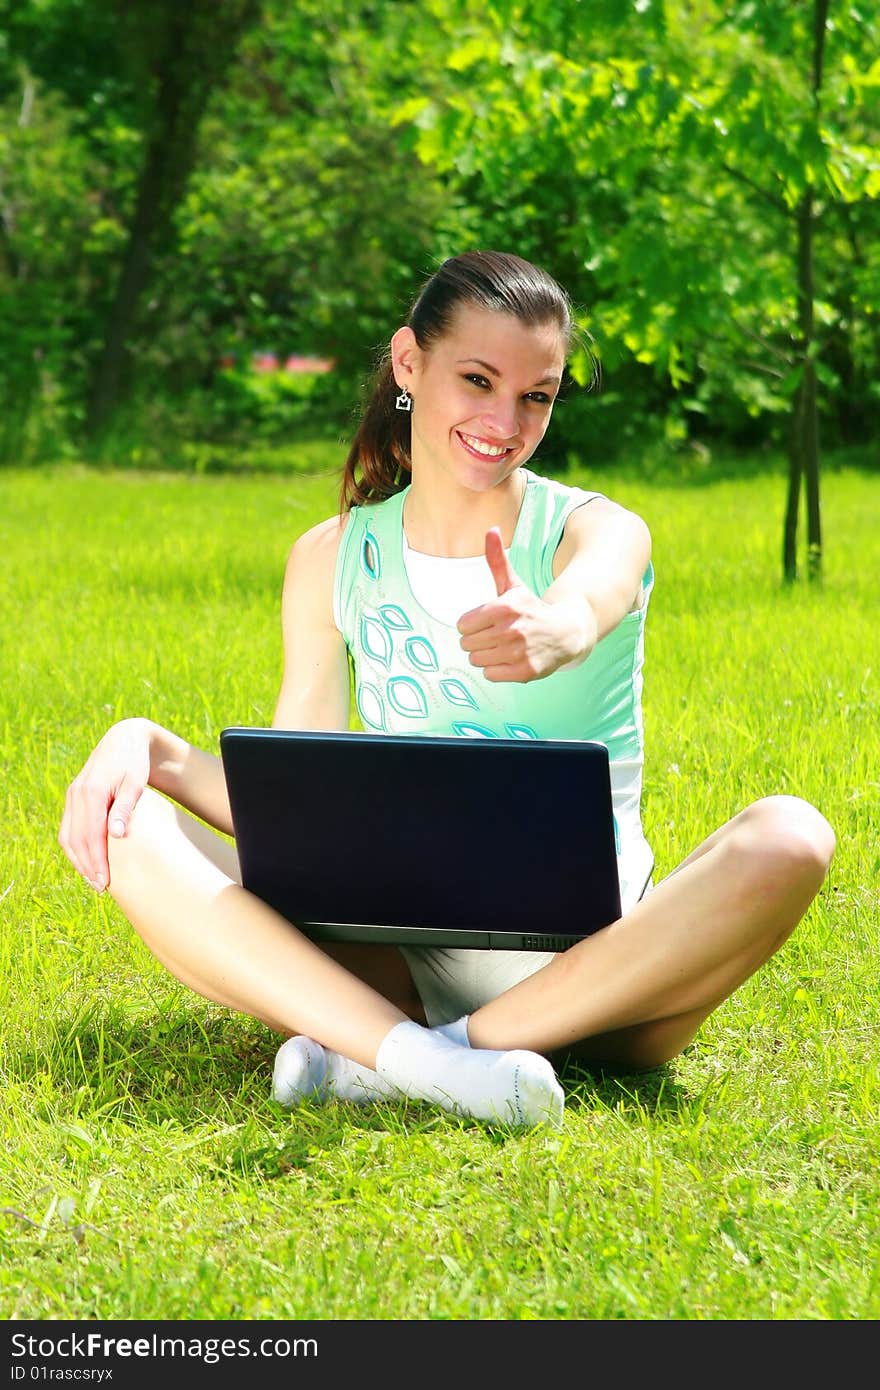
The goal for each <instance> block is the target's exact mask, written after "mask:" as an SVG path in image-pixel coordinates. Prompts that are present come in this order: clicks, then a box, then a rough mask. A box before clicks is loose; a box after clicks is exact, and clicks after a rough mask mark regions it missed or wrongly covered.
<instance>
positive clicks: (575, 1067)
mask: <svg viewBox="0 0 880 1390" xmlns="http://www.w3.org/2000/svg"><path fill="white" fill-rule="evenodd" d="M278 1042H279V1040H278V1038H277V1036H276V1035H275V1034H274V1033H271V1032H270V1031H269V1030H268V1029H266V1028H264V1027H263V1026H262V1025H260V1024H258V1023H255V1022H254V1021H253V1020H251V1019H248V1018H246V1017H245V1016H243V1015H236V1014H230V1013H229V1012H228V1011H224V1010H221V1009H219V1008H218V1009H216V1010H215V1009H213V1008H211V1007H208V1008H185V1007H181V1006H180V1004H179V1003H177V1002H171V1003H169V1004H168V1005H167V1006H165V1007H163V1006H159V1007H158V1008H154V1009H153V1010H152V1011H151V1012H150V1013H145V1012H138V1011H133V1010H132V1009H131V1008H126V1007H124V1006H121V1005H114V1004H112V1003H111V1004H108V1003H107V1002H106V1001H102V1002H101V1003H99V1004H97V1003H96V1004H93V1005H89V1006H88V1007H86V1008H84V1009H83V1010H81V1011H80V1012H78V1013H72V1014H68V1015H66V1016H65V1015H63V1014H57V1015H55V1016H53V1017H52V1018H51V1019H49V1020H47V1023H46V1028H45V1031H44V1033H43V1034H42V1035H41V1036H40V1037H39V1038H33V1037H31V1038H29V1039H28V1040H27V1042H26V1043H25V1044H23V1045H21V1046H20V1047H19V1048H18V1049H17V1050H16V1049H15V1047H14V1044H10V1043H8V1044H7V1047H6V1050H5V1059H4V1070H5V1073H6V1075H7V1077H8V1078H9V1080H10V1081H13V1082H15V1081H17V1082H18V1083H19V1084H21V1085H23V1086H26V1087H27V1088H28V1090H29V1091H31V1093H32V1097H33V1113H34V1115H35V1116H36V1117H38V1118H41V1119H43V1120H45V1121H46V1122H48V1123H53V1124H57V1123H59V1122H60V1123H62V1124H64V1123H71V1122H78V1123H80V1124H85V1125H87V1126H88V1125H89V1124H94V1123H95V1122H98V1123H100V1124H101V1125H104V1124H112V1123H115V1124H122V1125H123V1126H125V1127H126V1128H128V1129H131V1130H137V1129H141V1130H143V1131H144V1132H145V1133H148V1132H149V1131H153V1130H161V1129H168V1128H171V1129H176V1128H180V1129H181V1130H185V1131H187V1132H189V1133H190V1134H193V1135H196V1134H198V1132H199V1131H206V1138H207V1140H209V1141H210V1144H211V1150H210V1159H209V1167H210V1168H211V1169H212V1170H213V1172H214V1174H215V1176H216V1177H217V1178H218V1180H225V1179H230V1180H233V1181H240V1180H241V1179H243V1178H248V1177H251V1178H254V1177H260V1178H263V1179H265V1178H275V1177H283V1176H284V1175H285V1174H287V1173H290V1172H292V1171H294V1170H299V1169H305V1168H310V1167H312V1166H313V1165H314V1164H316V1163H318V1164H320V1162H321V1158H322V1155H325V1154H327V1153H329V1152H331V1151H334V1150H336V1149H338V1148H339V1146H340V1145H341V1144H344V1143H347V1142H350V1141H351V1137H352V1135H353V1134H358V1135H360V1136H361V1139H362V1140H363V1141H364V1142H369V1139H370V1136H371V1134H374V1135H375V1136H376V1137H377V1139H378V1137H379V1136H380V1135H382V1136H387V1135H388V1134H389V1133H390V1134H396V1135H400V1136H406V1137H410V1138H411V1137H413V1136H415V1135H416V1134H426V1133H430V1132H432V1131H435V1130H436V1131H437V1132H438V1134H441V1135H443V1136H445V1137H447V1138H448V1135H449V1130H450V1126H454V1127H456V1128H459V1129H461V1130H462V1132H467V1131H470V1130H474V1131H481V1132H482V1133H483V1134H484V1136H485V1137H486V1138H487V1139H489V1141H490V1142H491V1143H492V1144H493V1145H505V1144H507V1143H508V1142H510V1141H514V1142H515V1141H516V1140H517V1139H518V1138H520V1137H521V1133H522V1132H521V1131H519V1130H517V1129H515V1128H513V1127H511V1126H508V1125H503V1124H501V1125H497V1126H495V1125H488V1126H487V1125H485V1124H483V1123H482V1122H480V1121H478V1120H470V1119H466V1118H462V1117H458V1116H454V1115H451V1114H449V1113H448V1112H445V1111H443V1110H442V1109H440V1108H438V1107H435V1106H432V1105H427V1104H420V1103H419V1102H417V1101H403V1100H401V1101H394V1102H389V1101H381V1102H377V1103H375V1104H369V1105H356V1104H354V1103H346V1102H334V1103H330V1104H326V1103H321V1102H317V1101H316V1102H309V1101H306V1102H304V1103H303V1104H302V1105H300V1106H298V1107H297V1108H296V1111H295V1113H294V1114H288V1113H287V1112H285V1111H284V1110H283V1109H282V1108H281V1107H280V1106H279V1105H277V1104H276V1103H275V1102H274V1101H272V1100H271V1098H270V1084H271V1076H272V1066H273V1062H274V1057H275V1052H276V1050H277V1047H278ZM557 1070H558V1074H559V1077H560V1081H561V1083H562V1086H563V1089H564V1091H565V1094H566V1101H567V1106H568V1113H570V1114H577V1113H578V1111H580V1112H581V1113H590V1112H595V1111H601V1110H613V1111H616V1112H618V1113H619V1114H622V1115H626V1114H627V1113H631V1114H632V1116H633V1118H634V1119H635V1120H639V1119H641V1118H643V1117H644V1116H645V1115H646V1114H651V1115H659V1114H664V1115H674V1114H675V1113H677V1112H678V1111H679V1110H680V1109H682V1108H684V1107H685V1106H686V1105H687V1104H688V1103H689V1100H690V1098H689V1097H688V1095H687V1093H686V1091H685V1090H684V1089H683V1088H682V1087H681V1086H680V1085H679V1084H678V1083H677V1082H676V1081H675V1079H674V1076H673V1074H672V1072H671V1071H670V1069H669V1067H668V1066H663V1067H659V1068H657V1069H656V1070H653V1071H650V1072H635V1073H634V1072H629V1071H623V1070H620V1071H614V1070H610V1069H609V1068H608V1067H607V1066H599V1065H598V1064H597V1065H591V1066H587V1065H586V1064H584V1063H583V1062H580V1061H576V1060H574V1059H567V1060H566V1061H565V1062H564V1063H563V1064H561V1065H559V1066H558V1067H557Z"/></svg>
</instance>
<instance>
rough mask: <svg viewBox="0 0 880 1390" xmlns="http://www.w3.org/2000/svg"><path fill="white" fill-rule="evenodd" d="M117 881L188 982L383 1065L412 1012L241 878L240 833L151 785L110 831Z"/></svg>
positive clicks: (287, 1029) (284, 1028)
mask: <svg viewBox="0 0 880 1390" xmlns="http://www.w3.org/2000/svg"><path fill="white" fill-rule="evenodd" d="M108 850H109V855H110V889H109V891H110V893H111V894H112V896H113V898H114V899H115V901H116V902H117V903H118V904H119V906H120V908H121V909H122V911H123V912H124V913H125V915H126V917H127V918H128V920H129V921H130V922H131V924H132V925H133V926H134V928H135V929H136V931H137V932H138V933H139V935H140V936H141V937H142V938H143V940H144V941H145V942H146V944H147V946H148V947H149V948H150V950H151V951H152V952H153V954H154V955H155V956H156V957H157V958H158V959H159V960H160V961H161V962H162V964H163V965H164V966H166V968H167V969H168V970H170V971H171V973H172V974H173V975H174V976H176V978H177V979H178V980H180V981H181V982H182V983H183V984H185V985H187V986H188V987H189V988H190V989H193V990H195V991H196V992H197V993H199V994H201V995H204V996H205V997H206V998H208V999H213V1000H215V1001H216V1002H217V1003H220V1004H224V1005H226V1006H227V1007H229V1008H231V1009H236V1010H239V1011H241V1012H242V1013H247V1014H250V1015H251V1016H252V1017H254V1018H258V1019H260V1020H261V1021H262V1022H264V1023H266V1024H267V1025H268V1026H269V1027H270V1028H273V1029H275V1030H276V1031H278V1032H280V1033H306V1034H308V1035H309V1036H310V1037H313V1038H318V1039H319V1040H320V1041H321V1042H322V1043H326V1044H327V1045H328V1046H329V1047H332V1048H334V1049H335V1050H337V1051H339V1052H342V1053H344V1054H345V1055H346V1056H347V1057H352V1058H354V1059H355V1060H356V1061H358V1062H361V1063H363V1064H364V1065H366V1066H370V1067H372V1066H374V1065H375V1059H376V1051H377V1049H378V1047H379V1044H380V1043H381V1041H382V1039H383V1038H384V1037H385V1036H386V1034H387V1033H388V1031H389V1029H391V1028H393V1027H394V1026H395V1025H396V1024H397V1023H400V1022H402V1021H404V1020H405V1019H406V1018H407V1015H406V1014H405V1013H404V1012H403V1011H402V1010H401V1009H399V1008H397V1007H396V1005H395V1004H393V1003H391V1002H390V1001H389V1000H388V999H387V998H385V997H383V996H382V995H381V994H380V993H379V992H378V991H377V990H376V989H374V988H371V986H370V985H368V984H366V983H365V982H363V981H362V980H360V979H358V978H356V977H355V976H354V975H352V974H351V973H350V972H349V971H348V970H347V969H345V968H344V967H343V966H342V965H341V964H339V963H338V962H337V961H335V960H333V959H331V957H330V956H329V955H328V954H327V953H326V952H325V951H323V950H321V949H320V947H318V946H317V945H315V944H314V943H313V942H311V941H309V940H308V939H307V938H306V937H305V936H303V935H302V933H301V932H298V931H296V930H295V928H293V927H292V926H291V925H290V923H289V922H287V921H286V920H285V919H284V918H283V917H281V916H280V914H278V913H277V912H275V911H274V910H273V909H272V908H270V907H268V906H267V905H266V904H265V903H263V902H261V901H260V900H259V899H258V898H256V897H254V895H253V894H251V893H248V892H247V891H246V890H245V889H244V888H242V887H241V883H240V874H239V866H238V856H237V854H236V852H235V848H234V846H233V845H231V844H229V843H228V841H226V840H224V839H222V838H221V837H220V836H219V835H217V834H215V832H214V831H212V830H210V829H209V828H208V827H207V826H205V825H203V824H202V823H201V822H200V821H196V820H194V819H193V817H191V816H189V815H188V814H187V813H186V812H185V811H183V810H182V809H181V808H180V807H179V806H176V805H175V804H174V803H173V802H171V801H169V800H168V799H167V798H165V797H164V796H162V795H160V794H159V793H158V792H155V791H153V790H151V789H148V790H147V791H145V792H144V794H143V796H142V797H141V799H140V801H139V802H138V804H137V806H136V808H135V811H134V813H133V815H132V818H131V822H130V825H129V830H128V833H127V835H126V836H125V838H124V839H122V840H116V839H114V838H113V837H112V836H111V837H110V840H109V846H108Z"/></svg>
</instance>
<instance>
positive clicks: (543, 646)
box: [458, 526, 584, 684]
mask: <svg viewBox="0 0 880 1390" xmlns="http://www.w3.org/2000/svg"><path fill="white" fill-rule="evenodd" d="M486 563H487V565H488V566H489V569H490V570H491V572H492V577H493V579H494V580H495V590H496V597H495V598H494V599H490V601H489V602H488V603H483V604H481V605H480V607H479V608H472V609H471V610H470V612H469V613H464V614H463V615H462V617H460V618H459V620H458V631H459V633H460V634H461V648H462V651H465V652H467V653H468V654H469V657H470V663H471V665H472V666H478V667H480V668H482V671H483V675H484V676H485V678H486V680H488V681H517V682H520V683H523V684H524V683H525V682H527V681H533V680H540V679H541V678H542V677H543V676H549V675H552V673H553V672H554V671H558V670H559V668H560V666H565V665H568V664H569V663H570V662H572V661H573V660H574V659H579V658H582V657H583V655H584V650H583V634H582V633H581V632H580V631H579V630H578V628H579V624H578V623H577V622H573V621H572V608H571V607H570V606H569V605H567V604H566V605H563V604H555V603H545V602H544V600H543V599H540V598H538V596H537V594H534V593H532V591H531V589H530V588H529V587H528V586H527V585H526V584H524V583H523V581H522V580H521V579H520V577H519V575H518V574H517V573H516V571H515V570H514V568H513V566H512V565H511V563H510V560H509V559H508V557H507V555H506V554H505V553H504V542H503V541H502V539H501V531H500V529H499V527H497V526H493V527H492V528H491V529H490V530H489V531H487V532H486Z"/></svg>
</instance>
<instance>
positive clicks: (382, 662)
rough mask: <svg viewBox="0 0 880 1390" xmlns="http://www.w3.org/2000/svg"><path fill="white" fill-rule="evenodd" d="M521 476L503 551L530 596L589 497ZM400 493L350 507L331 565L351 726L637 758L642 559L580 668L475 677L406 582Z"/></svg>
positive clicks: (549, 578) (647, 584)
mask: <svg viewBox="0 0 880 1390" xmlns="http://www.w3.org/2000/svg"><path fill="white" fill-rule="evenodd" d="M523 472H524V474H525V478H526V490H525V496H524V498H523V502H522V506H521V508H520V513H519V517H518V519H517V523H516V529H515V531H514V535H513V540H512V543H511V547H510V551H509V557H510V563H511V565H512V566H513V569H514V570H515V572H516V573H517V575H519V577H520V578H521V579H522V580H523V582H524V583H525V584H527V585H528V586H529V587H530V588H531V589H532V590H533V592H534V593H536V594H538V595H539V596H540V595H541V594H543V593H544V591H545V589H547V588H548V587H549V585H550V584H551V583H552V582H553V557H554V554H555V553H556V549H557V546H558V545H559V542H560V540H561V538H562V532H563V528H564V526H565V522H566V520H567V518H568V517H569V516H570V515H571V513H572V512H573V511H574V510H575V508H577V507H581V506H584V505H585V504H586V503H588V502H590V501H592V500H593V498H595V497H598V496H601V494H600V493H594V492H586V491H584V490H582V489H580V488H574V487H567V486H565V485H564V484H562V483H559V482H557V481H555V480H554V479H550V478H545V477H541V476H540V475H538V474H535V473H532V472H530V471H529V470H527V469H524V470H523ZM408 490H409V489H408V488H404V489H403V490H402V491H401V492H398V493H395V495H394V496H393V497H389V498H387V499H386V500H385V501H384V502H379V503H374V504H372V505H367V506H363V507H353V508H352V509H351V512H350V514H349V518H348V523H347V525H346V528H345V531H344V532H343V535H342V540H341V542H340V546H339V552H338V556H337V561H336V573H335V580H334V595H333V603H334V617H335V621H336V625H337V627H338V628H339V630H340V632H341V633H342V635H343V637H344V638H345V642H346V645H347V647H348V650H349V653H350V655H351V660H352V664H353V668H354V691H355V698H356V702H357V712H358V716H359V718H360V721H361V723H362V725H363V727H364V728H365V729H366V730H368V731H372V732H375V733H388V734H443V735H451V736H458V737H461V738H521V739H542V738H546V739H551V738H553V739H578V740H591V741H597V742H600V743H604V744H605V745H606V746H607V748H608V752H609V757H610V759H611V760H612V762H614V761H619V760H623V761H625V762H627V763H629V764H632V763H639V764H640V763H641V760H642V745H643V734H642V712H641V693H642V679H641V675H642V664H643V659H644V626H645V617H646V613H647V606H648V597H649V595H650V591H651V588H652V587H653V570H652V567H651V566H650V565H649V566H648V569H647V571H646V572H645V575H644V579H643V600H642V603H641V606H640V608H638V609H637V610H636V611H634V612H632V613H628V614H627V615H626V616H625V617H624V618H623V619H622V620H621V622H620V623H618V625H617V627H616V628H614V630H613V631H612V632H610V633H608V635H607V636H606V637H604V638H603V639H602V641H601V642H600V643H599V644H598V646H597V647H596V648H595V650H594V651H593V652H592V653H591V654H590V656H589V657H588V658H587V660H586V661H585V662H582V663H581V665H580V666H576V667H574V668H572V669H570V670H566V671H557V672H555V673H554V674H553V675H551V676H546V677H545V678H544V679H542V680H536V681H530V682H528V683H527V684H518V683H514V682H504V683H495V682H491V681H487V680H486V679H485V678H484V677H483V674H482V672H481V671H480V670H479V669H478V668H477V667H474V666H471V664H470V662H469V661H468V659H467V653H466V652H463V651H462V650H461V647H460V645H459V634H458V630H457V629H456V628H455V627H454V626H451V625H449V624H447V623H444V622H441V621H440V620H439V619H437V618H434V617H432V616H431V615H430V614H428V613H427V612H426V611H425V609H424V608H422V606H421V605H420V604H419V602H418V600H417V599H416V597H415V595H414V594H413V592H412V589H411V588H410V584H409V580H408V578H407V572H406V566H405V563H404V553H403V507H404V502H405V500H406V494H407V492H408Z"/></svg>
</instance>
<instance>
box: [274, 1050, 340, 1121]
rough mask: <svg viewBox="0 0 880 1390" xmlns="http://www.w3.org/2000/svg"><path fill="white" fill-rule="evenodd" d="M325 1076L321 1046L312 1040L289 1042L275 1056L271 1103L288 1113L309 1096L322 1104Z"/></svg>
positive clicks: (323, 1055)
mask: <svg viewBox="0 0 880 1390" xmlns="http://www.w3.org/2000/svg"><path fill="white" fill-rule="evenodd" d="M326 1073H327V1058H326V1055H325V1053H324V1049H323V1047H322V1046H321V1044H320V1043H316V1042H313V1041H312V1039H311V1038H303V1037H296V1038H288V1039H287V1042H284V1043H282V1044H281V1046H280V1047H279V1049H278V1051H277V1052H276V1053H275V1066H274V1068H273V1071H272V1099H273V1100H277V1102H278V1104H279V1105H283V1106H284V1108H285V1110H291V1109H292V1108H293V1106H294V1105H299V1104H300V1103H301V1102H302V1101H304V1100H305V1099H306V1098H307V1097H308V1096H314V1097H315V1098H316V1099H320V1100H323V1095H321V1094H320V1093H321V1087H322V1085H323V1082H324V1077H325V1075H326Z"/></svg>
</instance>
